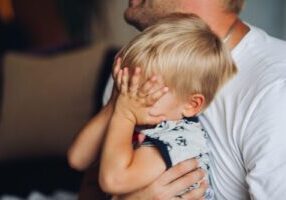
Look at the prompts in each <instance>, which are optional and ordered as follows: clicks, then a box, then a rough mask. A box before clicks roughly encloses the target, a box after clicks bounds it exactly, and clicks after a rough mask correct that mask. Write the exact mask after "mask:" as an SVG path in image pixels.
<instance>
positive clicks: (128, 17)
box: [124, 9, 145, 31]
mask: <svg viewBox="0 0 286 200" xmlns="http://www.w3.org/2000/svg"><path fill="white" fill-rule="evenodd" d="M131 12H132V11H130V10H129V9H127V10H126V11H125V12H124V19H125V21H126V23H128V24H130V25H131V26H133V27H135V28H136V29H138V30H139V31H143V30H144V28H145V26H144V25H143V24H142V23H141V22H140V21H139V20H138V19H136V18H135V17H134V16H133V15H132V13H131Z"/></svg>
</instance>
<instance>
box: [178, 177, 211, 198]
mask: <svg viewBox="0 0 286 200" xmlns="http://www.w3.org/2000/svg"><path fill="white" fill-rule="evenodd" d="M207 189H208V184H207V182H206V181H203V182H202V183H201V184H200V187H199V188H196V189H193V190H192V191H190V192H188V193H186V194H184V195H182V198H183V199H194V200H196V199H197V200H202V199H204V195H205V192H206V191H207Z"/></svg>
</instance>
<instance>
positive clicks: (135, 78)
mask: <svg viewBox="0 0 286 200" xmlns="http://www.w3.org/2000/svg"><path fill="white" fill-rule="evenodd" d="M140 72H141V69H140V68H139V67H136V68H135V71H134V74H133V75H132V77H131V83H130V88H129V91H130V95H131V96H133V97H135V96H136V95H137V92H138V88H139V81H140Z"/></svg>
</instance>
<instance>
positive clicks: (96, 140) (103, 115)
mask: <svg viewBox="0 0 286 200" xmlns="http://www.w3.org/2000/svg"><path fill="white" fill-rule="evenodd" d="M112 112H113V105H112V104H111V103H110V104H107V105H106V106H104V107H103V108H102V109H101V111H100V112H99V113H98V114H97V115H96V116H95V117H94V118H93V119H92V120H91V121H90V122H89V123H88V124H87V126H85V127H84V129H83V130H82V131H81V132H80V133H79V135H78V136H77V138H76V139H75V141H74V142H73V144H72V145H71V147H70V148H69V150H68V161H69V164H70V166H71V167H72V168H74V169H76V170H80V171H81V170H85V169H87V168H88V167H89V166H90V165H91V164H92V163H93V162H94V160H96V158H97V156H98V152H99V149H100V147H101V141H102V140H103V136H104V134H105V132H106V129H107V125H108V122H109V120H110V118H111V115H112Z"/></svg>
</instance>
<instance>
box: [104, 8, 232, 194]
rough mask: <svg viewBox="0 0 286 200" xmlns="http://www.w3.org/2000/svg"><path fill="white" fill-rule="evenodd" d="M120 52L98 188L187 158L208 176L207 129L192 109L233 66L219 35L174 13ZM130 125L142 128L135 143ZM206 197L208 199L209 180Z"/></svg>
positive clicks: (123, 186) (128, 183)
mask: <svg viewBox="0 0 286 200" xmlns="http://www.w3.org/2000/svg"><path fill="white" fill-rule="evenodd" d="M120 57H121V62H120V63H117V65H116V67H115V71H116V72H115V83H116V85H117V88H118V96H117V99H116V102H115V105H114V111H113V114H112V117H111V120H110V122H109V125H108V128H107V135H106V137H105V141H104V145H103V151H102V155H101V163H100V174H99V182H100V186H101V188H102V189H103V190H104V191H105V192H107V193H110V194H113V195H118V194H125V193H129V192H132V191H136V190H138V189H140V188H143V187H144V186H147V185H148V184H150V183H151V182H152V181H154V180H155V179H156V178H157V177H158V176H159V175H160V174H162V173H163V172H164V171H165V170H166V169H168V168H170V167H171V166H173V165H175V164H177V163H179V162H181V161H183V160H186V159H190V158H197V159H198V160H199V162H200V164H199V165H200V167H202V168H203V169H204V170H205V171H206V172H207V177H206V182H208V184H209V183H210V175H209V173H208V171H209V167H210V166H209V155H208V153H209V151H208V148H207V134H206V132H205V131H204V129H203V127H202V126H201V124H200V122H199V121H198V118H197V117H196V116H197V115H199V114H200V113H201V112H202V111H203V110H204V109H205V108H206V107H207V106H208V105H209V104H210V103H211V101H212V100H213V98H214V96H215V95H216V93H217V92H218V90H219V88H220V87H222V85H223V84H224V83H226V81H227V80H229V79H230V78H231V77H233V76H234V75H235V74H236V71H237V69H236V66H235V64H234V63H233V60H232V58H231V55H230V53H229V52H228V50H227V49H226V47H225V46H224V44H223V42H222V41H221V40H220V38H219V37H218V36H216V35H215V34H214V33H213V32H212V31H211V30H210V28H209V27H208V26H207V25H206V24H205V23H204V22H203V21H202V20H201V19H200V18H198V17H197V16H194V15H186V14H173V15H171V16H169V17H167V18H164V19H162V20H160V22H159V23H157V24H155V25H153V26H151V27H149V28H148V29H146V30H145V31H144V32H142V33H141V34H139V35H138V36H137V37H135V38H134V39H133V40H132V41H131V42H130V43H129V44H128V45H127V46H126V47H125V48H124V49H123V50H122V51H121V55H120ZM119 67H120V69H118V68H119ZM143 125H144V126H143ZM146 125H147V126H146ZM134 132H138V133H142V134H144V135H145V136H146V137H145V140H144V142H143V143H142V144H140V145H138V146H137V147H135V148H134V143H133V142H132V138H133V137H134ZM204 184H205V183H204ZM193 187H197V185H193V186H191V187H190V188H188V189H186V191H182V192H180V193H179V194H178V197H182V196H183V195H184V193H186V192H188V191H189V190H192V188H193ZM205 199H214V194H213V192H212V189H211V187H209V189H208V190H207V192H206V195H205Z"/></svg>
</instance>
